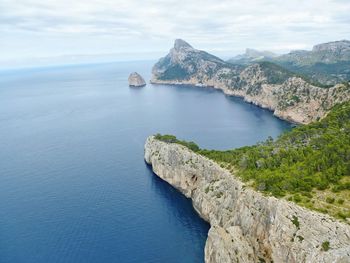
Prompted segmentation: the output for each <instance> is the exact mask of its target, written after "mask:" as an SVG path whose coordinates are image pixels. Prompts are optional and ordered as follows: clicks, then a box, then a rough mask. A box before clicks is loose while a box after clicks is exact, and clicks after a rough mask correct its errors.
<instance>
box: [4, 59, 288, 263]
mask: <svg viewBox="0 0 350 263" xmlns="http://www.w3.org/2000/svg"><path fill="white" fill-rule="evenodd" d="M151 66H152V62H138V63H136V62H133V63H118V64H109V65H90V66H74V67H72V66H70V67H57V68H42V69H27V70H17V71H6V72H5V71H3V72H0V262H6V263H7V262H9V263H16V262H25V263H31V262H35V263H41V262H43V263H44V262H45V263H47V262H74V263H76V262H84V263H87V262H202V261H203V257H204V255H203V254H204V252H203V250H204V244H205V239H206V235H207V231H208V227H209V226H208V225H207V224H206V223H205V222H204V221H202V220H201V219H200V218H199V217H198V216H197V215H196V213H195V212H194V210H193V209H192V206H191V202H190V201H189V200H187V199H186V198H184V197H183V196H182V195H181V194H179V193H178V192H177V191H176V190H174V189H173V188H172V187H171V186H169V185H168V184H166V183H165V182H163V181H161V180H160V179H158V178H157V177H156V176H155V175H154V174H153V173H152V171H151V170H150V169H149V167H147V165H146V164H145V163H144V161H143V145H144V141H145V139H146V137H147V136H148V135H150V134H154V133H157V132H160V133H171V134H175V135H177V136H178V137H180V138H186V139H189V140H195V141H196V142H198V143H199V145H200V146H202V147H206V148H220V149H225V148H232V147H237V146H242V145H246V144H253V143H255V142H257V141H261V140H264V139H266V138H267V136H269V135H272V136H277V135H278V134H280V133H281V132H282V131H283V130H285V129H289V128H290V126H289V125H288V124H287V123H285V122H283V121H280V120H278V119H276V118H274V117H273V116H272V114H271V113H270V112H268V111H266V110H262V109H259V108H257V107H255V106H253V105H249V104H245V103H243V102H242V101H241V100H240V99H235V98H230V97H227V96H224V95H223V94H222V93H220V92H218V91H215V90H212V89H204V88H194V87H192V88H191V87H173V86H152V85H147V86H146V87H144V88H140V89H136V88H129V87H128V86H127V77H128V74H129V73H130V72H131V71H135V70H136V71H138V72H140V73H141V74H142V75H144V77H145V78H146V79H149V77H150V70H151Z"/></svg>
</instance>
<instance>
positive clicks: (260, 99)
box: [151, 40, 350, 124]
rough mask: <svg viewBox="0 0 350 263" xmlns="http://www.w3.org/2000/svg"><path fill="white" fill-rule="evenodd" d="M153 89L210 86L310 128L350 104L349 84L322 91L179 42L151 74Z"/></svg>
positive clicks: (262, 66) (276, 70)
mask: <svg viewBox="0 0 350 263" xmlns="http://www.w3.org/2000/svg"><path fill="white" fill-rule="evenodd" d="M151 82H152V83H158V84H177V85H178V84H190V85H197V86H210V87H214V88H216V89H220V90H222V91H223V92H224V93H226V94H228V95H233V96H238V97H242V98H244V100H245V101H247V102H250V103H253V104H256V105H258V106H260V107H263V108H267V109H270V110H272V111H273V112H274V114H275V115H276V116H277V117H279V118H282V119H285V120H288V121H292V122H295V123H302V124H307V123H310V122H312V121H315V120H318V119H319V118H322V117H324V116H325V115H326V114H327V113H328V111H329V110H330V109H331V108H332V107H333V106H334V105H335V104H337V103H341V102H345V101H348V100H350V84H338V85H335V86H334V87H332V88H322V87H318V86H315V85H313V84H310V83H309V82H308V81H306V80H305V79H303V78H300V77H298V76H297V75H296V74H293V73H291V72H289V71H288V70H286V69H284V68H282V67H280V66H278V65H275V64H273V63H269V62H262V63H256V64H252V65H249V66H241V65H232V64H230V63H227V62H225V61H223V60H221V59H219V58H217V57H215V56H213V55H210V54H208V53H207V52H204V51H201V50H197V49H194V48H193V47H192V46H191V45H189V44H188V43H186V42H185V41H183V40H176V41H175V45H174V48H172V49H171V50H170V52H169V54H168V55H167V56H165V57H164V58H161V59H160V60H159V61H158V63H156V64H155V66H154V67H153V70H152V80H151Z"/></svg>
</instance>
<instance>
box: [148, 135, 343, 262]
mask: <svg viewBox="0 0 350 263" xmlns="http://www.w3.org/2000/svg"><path fill="white" fill-rule="evenodd" d="M145 161H146V162H147V163H149V164H150V165H152V169H153V171H154V173H155V174H156V175H158V176H159V177H160V178H162V179H163V180H165V181H167V182H168V183H170V184H171V185H172V186H174V187H175V188H177V189H178V190H179V191H180V192H182V193H183V194H184V195H185V196H186V197H188V198H191V199H192V204H193V207H194V209H195V210H196V211H197V212H198V214H199V215H200V216H201V217H202V218H203V219H204V220H206V221H207V222H209V223H210V225H211V228H210V230H209V233H208V239H207V242H206V246H205V262H207V263H209V262H210V263H219V262H225V263H226V262H227V263H229V262H246V263H251V262H252V263H257V262H267V263H271V262H281V263H282V262H283V263H297V262H304V263H314V262H320V263H331V262H332V263H346V262H350V226H349V225H347V224H345V223H342V222H340V221H337V220H336V219H334V218H331V217H330V216H328V215H324V214H320V213H317V212H314V211H310V210H308V209H305V208H302V207H300V206H298V205H296V204H295V203H292V202H288V201H286V200H282V199H277V198H275V197H271V196H264V195H263V194H261V193H259V192H257V191H255V190H254V189H251V188H249V187H246V186H245V185H244V183H243V182H242V181H241V180H240V179H239V178H237V177H235V176H233V175H232V174H231V173H230V172H228V171H227V170H225V169H223V168H221V167H220V166H219V165H218V164H217V163H215V162H213V161H211V160H209V159H207V158H206V157H203V156H201V155H199V154H196V153H194V152H192V151H190V150H189V149H188V148H186V147H185V146H182V145H179V144H176V143H165V142H161V141H159V140H156V139H155V138H154V137H153V136H151V137H149V138H148V139H147V141H146V144H145ZM325 242H328V244H329V247H330V248H329V250H327V251H324V250H323V249H322V244H323V243H325Z"/></svg>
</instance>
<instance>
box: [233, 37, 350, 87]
mask: <svg viewBox="0 0 350 263" xmlns="http://www.w3.org/2000/svg"><path fill="white" fill-rule="evenodd" d="M260 54H261V55H260V56H259V52H258V53H254V52H253V53H252V55H250V53H249V52H247V51H246V53H245V54H243V55H239V56H236V57H234V58H232V59H229V60H228V62H230V63H232V64H246V65H247V64H252V63H255V62H257V61H270V62H274V63H277V64H279V65H281V66H283V67H285V68H287V69H288V70H290V71H293V72H295V73H297V74H302V75H304V76H306V77H307V78H309V79H310V80H312V81H313V82H315V83H321V84H323V85H334V84H336V83H340V82H344V81H348V80H350V41H348V40H341V41H334V42H329V43H324V44H318V45H315V46H314V47H313V48H312V50H311V51H307V50H296V51H292V52H290V53H288V54H284V55H280V56H268V55H263V54H264V52H260Z"/></svg>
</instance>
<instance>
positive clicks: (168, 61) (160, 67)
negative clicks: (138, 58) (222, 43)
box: [152, 39, 235, 82]
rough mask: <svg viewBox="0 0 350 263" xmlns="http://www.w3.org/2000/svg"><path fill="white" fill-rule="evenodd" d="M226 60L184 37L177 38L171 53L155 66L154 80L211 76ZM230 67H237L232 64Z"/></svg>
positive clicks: (223, 65) (153, 71) (224, 64)
mask: <svg viewBox="0 0 350 263" xmlns="http://www.w3.org/2000/svg"><path fill="white" fill-rule="evenodd" d="M226 64H227V63H226V62H225V61H223V60H221V59H220V58H218V57H215V56H213V55H210V54H209V53H207V52H205V51H201V50H197V49H194V48H193V47H192V46H191V45H190V44H188V43H187V42H185V41H184V40H182V39H176V40H175V44H174V47H173V48H172V49H171V50H170V52H169V54H168V55H167V56H165V57H164V58H161V59H160V60H159V61H158V63H157V64H156V65H155V66H154V67H153V70H152V73H153V79H152V81H154V82H156V81H171V80H186V79H189V78H190V77H191V75H193V74H196V75H202V76H203V77H205V76H211V75H212V74H213V73H214V72H216V71H217V70H218V69H219V68H222V67H225V66H226ZM230 68H235V66H233V65H232V66H231V65H230Z"/></svg>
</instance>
